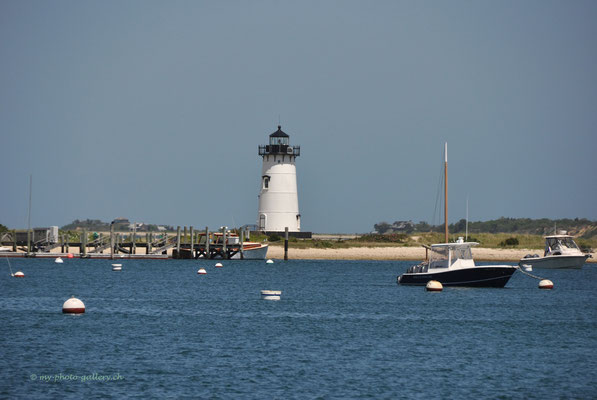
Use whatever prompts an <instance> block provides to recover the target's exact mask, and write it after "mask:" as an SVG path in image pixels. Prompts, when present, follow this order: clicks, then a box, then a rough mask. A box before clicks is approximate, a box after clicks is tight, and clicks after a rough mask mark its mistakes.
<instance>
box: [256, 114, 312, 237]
mask: <svg viewBox="0 0 597 400" xmlns="http://www.w3.org/2000/svg"><path fill="white" fill-rule="evenodd" d="M300 154H301V148H300V146H290V137H289V136H288V135H287V134H286V133H284V132H283V131H282V127H281V126H280V125H278V130H277V131H275V132H274V133H272V134H271V135H269V144H267V145H260V146H259V155H260V156H262V157H263V168H262V169H261V190H260V192H259V215H258V217H257V225H258V226H259V230H260V231H266V232H284V230H285V228H286V227H288V231H289V232H300V230H301V214H300V213H299V207H298V194H297V190H296V166H295V165H294V162H295V161H296V158H297V157H298V156H300Z"/></svg>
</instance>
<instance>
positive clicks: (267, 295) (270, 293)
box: [261, 290, 282, 300]
mask: <svg viewBox="0 0 597 400" xmlns="http://www.w3.org/2000/svg"><path fill="white" fill-rule="evenodd" d="M280 296H282V291H281V290H262V291H261V299H263V300H280Z"/></svg>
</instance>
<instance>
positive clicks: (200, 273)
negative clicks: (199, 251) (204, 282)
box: [197, 268, 207, 275]
mask: <svg viewBox="0 0 597 400" xmlns="http://www.w3.org/2000/svg"><path fill="white" fill-rule="evenodd" d="M197 274H199V275H205V274H207V271H206V270H205V268H199V270H198V271H197Z"/></svg>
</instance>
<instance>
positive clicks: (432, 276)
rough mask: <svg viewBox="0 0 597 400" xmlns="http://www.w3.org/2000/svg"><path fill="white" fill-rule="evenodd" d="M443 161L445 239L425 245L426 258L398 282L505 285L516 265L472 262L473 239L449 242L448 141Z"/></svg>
mask: <svg viewBox="0 0 597 400" xmlns="http://www.w3.org/2000/svg"><path fill="white" fill-rule="evenodd" d="M444 152H445V161H444V174H445V176H444V197H445V198H444V206H445V210H444V218H445V221H444V224H445V227H446V228H445V238H446V243H440V244H432V245H431V246H425V247H426V248H427V250H429V251H430V253H431V254H430V256H429V257H428V259H427V260H426V261H423V262H422V263H420V264H418V265H415V266H412V267H410V268H409V269H408V270H407V271H406V273H404V274H402V275H400V276H398V277H397V278H396V280H397V282H398V284H400V285H419V286H425V285H427V282H429V281H432V280H434V281H438V282H440V283H441V284H442V286H466V287H500V288H501V287H504V286H505V285H506V283H508V280H509V279H510V277H511V276H512V274H514V272H516V269H517V268H518V267H515V266H512V265H475V261H474V260H473V255H472V252H471V247H473V246H476V245H478V244H479V243H476V242H465V241H464V240H463V238H462V237H459V238H458V240H457V241H456V242H455V243H448V184H447V182H448V144H447V143H446V144H445V149H444Z"/></svg>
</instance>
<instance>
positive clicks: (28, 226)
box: [27, 175, 33, 255]
mask: <svg viewBox="0 0 597 400" xmlns="http://www.w3.org/2000/svg"><path fill="white" fill-rule="evenodd" d="M32 188H33V175H29V211H28V212H27V255H30V254H31V189H32Z"/></svg>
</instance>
